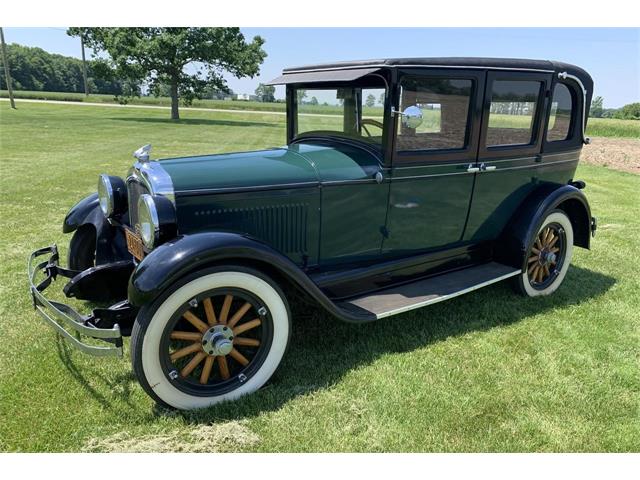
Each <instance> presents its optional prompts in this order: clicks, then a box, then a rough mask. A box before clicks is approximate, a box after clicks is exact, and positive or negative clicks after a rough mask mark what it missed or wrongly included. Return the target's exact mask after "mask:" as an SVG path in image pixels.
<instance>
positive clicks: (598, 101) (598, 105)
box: [589, 97, 604, 118]
mask: <svg viewBox="0 0 640 480" xmlns="http://www.w3.org/2000/svg"><path fill="white" fill-rule="evenodd" d="M603 109H604V98H602V97H596V98H594V99H593V100H591V109H590V110H589V116H590V117H595V118H600V117H602V112H603Z"/></svg>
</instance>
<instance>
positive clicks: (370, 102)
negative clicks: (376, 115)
mask: <svg viewBox="0 0 640 480" xmlns="http://www.w3.org/2000/svg"><path fill="white" fill-rule="evenodd" d="M364 104H365V105H366V106H367V107H373V106H374V105H375V104H376V97H374V96H373V94H372V93H370V94H369V95H367V100H366V101H365V103H364Z"/></svg>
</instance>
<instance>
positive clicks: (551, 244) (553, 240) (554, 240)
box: [547, 235, 560, 248]
mask: <svg viewBox="0 0 640 480" xmlns="http://www.w3.org/2000/svg"><path fill="white" fill-rule="evenodd" d="M558 240H560V235H554V236H553V238H552V239H551V242H549V245H547V246H548V247H549V248H551V247H553V246H554V245H555V244H556V242H557V241H558Z"/></svg>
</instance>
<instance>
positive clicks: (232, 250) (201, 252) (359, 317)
mask: <svg viewBox="0 0 640 480" xmlns="http://www.w3.org/2000/svg"><path fill="white" fill-rule="evenodd" d="M247 262H249V263H251V264H253V265H255V266H257V268H260V267H261V266H262V268H264V269H265V270H266V271H267V272H268V271H275V272H277V274H278V276H280V277H283V278H285V279H286V280H287V281H289V282H291V283H292V284H294V285H296V286H297V287H299V288H300V289H302V290H303V291H305V292H306V293H308V294H309V295H310V296H311V297H312V298H314V299H315V300H316V301H317V302H318V303H319V304H320V305H321V306H322V307H323V308H325V309H326V310H327V311H328V312H329V313H331V314H333V315H335V316H336V317H338V318H340V319H341V320H344V321H348V322H356V323H362V322H366V321H372V320H375V316H369V315H364V314H354V313H352V312H347V311H345V310H344V309H342V308H340V307H338V306H337V305H336V304H335V303H334V302H333V301H332V300H331V299H330V298H329V297H327V296H326V295H325V294H324V293H323V292H322V291H321V290H320V288H318V286H317V285H316V284H315V283H314V282H313V281H312V280H311V279H310V278H309V276H308V275H307V274H306V273H305V272H304V271H302V269H300V267H298V266H297V265H296V264H295V263H294V262H293V261H291V260H290V259H289V258H288V257H286V256H285V255H283V254H281V253H280V252H278V251H276V250H274V249H273V248H271V247H270V246H268V245H266V244H264V243H262V242H260V241H258V240H255V239H252V238H249V237H247V236H244V235H239V234H235V233H226V232H208V233H196V234H193V235H185V236H182V237H178V238H176V239H174V240H171V241H169V242H167V243H164V244H162V245H160V246H159V247H157V248H156V249H154V250H153V251H152V252H151V253H149V255H147V256H146V257H145V258H144V259H143V260H142V262H140V264H139V265H138V266H137V268H136V269H135V270H134V272H133V274H132V275H131V278H130V280H129V289H128V297H129V301H130V303H131V304H132V305H134V306H136V307H142V306H143V305H146V304H149V303H150V302H152V301H153V300H155V299H156V298H158V297H159V296H160V295H161V294H162V292H164V291H165V290H166V289H167V288H169V286H171V285H172V284H174V283H175V282H177V281H179V280H180V279H181V278H183V277H184V276H186V275H188V274H190V273H192V272H195V271H198V270H201V269H204V268H207V267H210V266H214V265H216V264H224V263H241V264H243V263H247ZM265 273H266V272H265Z"/></svg>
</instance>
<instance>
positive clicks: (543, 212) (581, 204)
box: [495, 184, 592, 269]
mask: <svg viewBox="0 0 640 480" xmlns="http://www.w3.org/2000/svg"><path fill="white" fill-rule="evenodd" d="M554 209H561V210H564V211H565V213H567V215H568V216H569V219H570V220H571V224H572V226H573V229H574V244H575V245H578V246H580V247H583V248H587V249H588V248H590V240H591V233H592V217H591V208H590V207H589V202H588V201H587V197H586V196H585V194H584V193H582V191H580V190H579V189H577V188H576V187H574V186H573V185H562V186H560V187H558V186H557V185H552V184H544V185H541V186H540V188H538V189H537V190H535V191H534V192H533V193H532V194H530V195H529V196H528V197H527V198H526V199H525V200H524V201H523V202H522V205H521V206H520V207H519V208H518V210H517V211H516V213H515V214H514V216H513V218H512V219H511V221H510V222H509V224H508V225H507V227H506V228H505V230H504V231H503V233H502V235H501V237H500V239H499V244H498V245H497V248H496V252H495V257H496V259H497V260H498V261H500V262H502V263H505V264H507V265H511V266H513V267H515V268H523V269H524V268H525V262H526V258H525V255H526V253H527V252H528V251H529V242H530V241H531V240H532V239H533V238H534V235H535V233H536V232H537V231H538V230H539V229H540V226H541V225H542V222H543V221H544V219H545V217H546V216H547V213H548V212H550V211H551V210H554Z"/></svg>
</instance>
